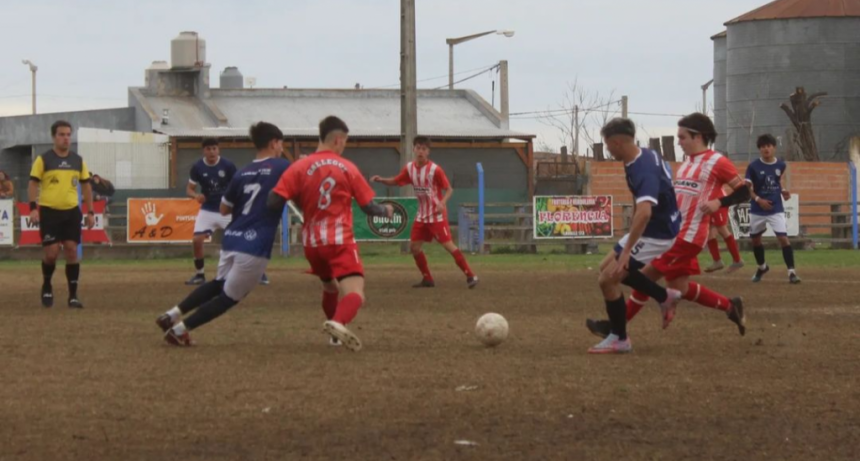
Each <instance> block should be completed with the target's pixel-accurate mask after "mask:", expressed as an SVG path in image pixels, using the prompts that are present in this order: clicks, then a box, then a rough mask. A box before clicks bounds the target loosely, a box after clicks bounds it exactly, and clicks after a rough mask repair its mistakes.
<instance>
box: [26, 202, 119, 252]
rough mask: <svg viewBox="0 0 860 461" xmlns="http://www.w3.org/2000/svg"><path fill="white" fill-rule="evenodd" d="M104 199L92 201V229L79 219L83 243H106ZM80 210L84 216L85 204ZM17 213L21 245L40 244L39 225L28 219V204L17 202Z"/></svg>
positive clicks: (85, 212)
mask: <svg viewBox="0 0 860 461" xmlns="http://www.w3.org/2000/svg"><path fill="white" fill-rule="evenodd" d="M106 205H107V204H106V202H105V201H104V200H98V201H95V202H93V212H94V213H95V221H96V223H95V226H93V228H92V229H87V228H86V227H84V226H85V222H86V221H85V220H84V219H81V228H82V229H83V230H82V232H81V239H82V240H83V243H108V242H110V239H109V238H108V235H107V231H105V206H106ZM81 211H82V213H83V215H84V218H86V215H87V211H88V210H87V206H86V205H83V206H82V207H81ZM18 214H19V215H20V216H21V245H40V244H41V243H42V236H41V235H40V234H39V225H38V224H36V223H34V222H33V221H31V220H30V204H29V203H19V204H18Z"/></svg>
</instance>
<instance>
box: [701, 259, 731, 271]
mask: <svg viewBox="0 0 860 461" xmlns="http://www.w3.org/2000/svg"><path fill="white" fill-rule="evenodd" d="M724 267H726V266H724V265H723V262H722V261H714V262H713V263H711V265H710V266H708V267H706V268H705V272H707V273H711V272H716V271H720V270H723V268H724Z"/></svg>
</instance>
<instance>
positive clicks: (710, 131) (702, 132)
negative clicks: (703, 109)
mask: <svg viewBox="0 0 860 461" xmlns="http://www.w3.org/2000/svg"><path fill="white" fill-rule="evenodd" d="M678 126H679V127H681V128H686V129H687V131H689V132H690V133H692V134H693V136H694V137H695V136H696V135H699V136H701V137H702V141H704V143H705V145H706V146H710V145H711V144H713V143H714V142H715V141H716V140H717V129H716V128H714V122H712V121H711V119H710V118H709V117H708V116H707V115H705V114H702V113H700V112H695V113H692V114H690V115H687V116H685V117H684V118H682V119H681V120H679V121H678Z"/></svg>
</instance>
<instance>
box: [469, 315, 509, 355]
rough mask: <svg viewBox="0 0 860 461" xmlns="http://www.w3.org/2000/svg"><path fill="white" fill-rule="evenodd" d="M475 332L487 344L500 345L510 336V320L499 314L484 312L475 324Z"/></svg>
mask: <svg viewBox="0 0 860 461" xmlns="http://www.w3.org/2000/svg"><path fill="white" fill-rule="evenodd" d="M475 334H476V335H477V336H478V340H479V341H481V342H482V343H484V345H485V346H487V347H494V346H498V345H499V344H502V341H504V340H505V338H507V337H508V321H507V320H505V318H504V317H502V316H501V315H499V314H495V313H492V312H491V313H489V314H484V315H482V316H481V318H479V319H478V324H477V325H475Z"/></svg>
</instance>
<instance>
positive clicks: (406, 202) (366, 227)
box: [352, 197, 418, 242]
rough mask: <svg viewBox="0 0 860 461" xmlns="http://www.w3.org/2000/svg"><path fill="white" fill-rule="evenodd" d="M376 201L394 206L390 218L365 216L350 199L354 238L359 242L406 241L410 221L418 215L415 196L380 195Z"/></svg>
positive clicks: (410, 229)
mask: <svg viewBox="0 0 860 461" xmlns="http://www.w3.org/2000/svg"><path fill="white" fill-rule="evenodd" d="M376 201H377V203H381V204H383V205H386V204H390V205H391V206H393V207H394V216H393V217H392V218H391V219H388V218H379V217H374V216H367V215H366V214H364V212H363V211H361V208H359V206H358V203H356V202H355V200H353V201H352V221H353V229H354V231H355V240H357V241H359V242H408V241H409V235H410V234H411V233H412V222H413V221H414V220H415V216H417V215H418V199H417V198H415V197H381V198H377V199H376Z"/></svg>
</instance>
